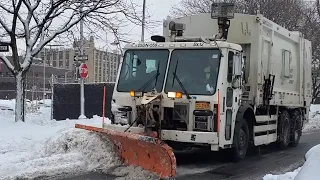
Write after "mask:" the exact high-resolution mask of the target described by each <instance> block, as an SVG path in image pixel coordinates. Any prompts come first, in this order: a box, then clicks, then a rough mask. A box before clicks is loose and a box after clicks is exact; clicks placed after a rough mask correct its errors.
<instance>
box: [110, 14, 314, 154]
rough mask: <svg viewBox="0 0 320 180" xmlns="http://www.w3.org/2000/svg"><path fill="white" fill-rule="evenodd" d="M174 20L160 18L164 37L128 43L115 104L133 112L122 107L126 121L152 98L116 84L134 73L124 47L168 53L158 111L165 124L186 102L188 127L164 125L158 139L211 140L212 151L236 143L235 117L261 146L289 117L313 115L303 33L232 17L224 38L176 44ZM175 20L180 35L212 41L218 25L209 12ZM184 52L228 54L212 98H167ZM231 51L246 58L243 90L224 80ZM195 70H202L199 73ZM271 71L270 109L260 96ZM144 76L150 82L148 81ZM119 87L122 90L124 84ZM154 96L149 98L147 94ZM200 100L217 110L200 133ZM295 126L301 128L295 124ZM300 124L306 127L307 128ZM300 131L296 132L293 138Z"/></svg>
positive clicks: (272, 138) (277, 133)
mask: <svg viewBox="0 0 320 180" xmlns="http://www.w3.org/2000/svg"><path fill="white" fill-rule="evenodd" d="M169 21H171V20H165V21H164V23H163V28H164V29H163V30H164V31H163V35H164V37H165V38H166V41H165V42H150V43H137V44H128V45H126V46H125V48H124V49H125V55H124V59H123V60H122V61H121V64H120V70H119V72H118V77H117V82H116V85H115V88H114V92H113V103H115V104H117V105H119V106H122V107H128V108H127V109H130V110H126V111H125V112H124V111H122V110H121V111H122V115H123V114H125V115H124V116H125V118H128V119H129V122H128V123H130V122H132V121H133V120H135V119H136V118H137V116H138V115H139V114H138V110H137V106H139V105H141V104H144V101H148V102H149V101H150V102H151V101H152V100H148V98H147V96H143V97H142V98H141V97H140V98H137V97H133V95H132V94H131V92H130V90H129V89H128V88H127V90H119V89H118V87H119V84H123V82H124V80H123V77H127V76H129V75H127V74H128V73H129V74H130V73H132V72H129V70H128V69H129V66H130V68H131V66H133V65H132V64H131V65H130V64H129V63H130V61H131V59H130V57H129V58H128V57H127V56H126V52H130V51H139V52H140V50H141V52H142V51H148V50H169V53H168V54H169V55H168V57H167V58H168V62H166V68H165V69H163V70H162V71H163V73H162V74H163V83H162V81H161V83H162V84H161V89H160V91H158V92H157V93H158V94H157V93H156V94H157V97H159V96H161V97H162V98H161V100H160V101H159V102H158V103H160V107H161V108H160V109H161V110H160V111H159V112H160V113H159V114H160V115H159V117H160V118H161V121H162V120H163V119H165V117H164V115H163V114H164V110H163V108H175V107H176V106H178V105H181V104H182V105H184V106H185V107H186V112H187V115H186V116H183V117H184V118H181V119H183V121H185V122H186V128H185V129H184V130H180V129H161V131H160V139H161V140H164V141H173V142H179V143H189V144H190V143H192V144H197V145H198V144H205V145H209V146H210V147H211V150H213V151H218V150H219V149H225V148H232V147H233V146H234V141H235V140H234V137H235V134H236V133H235V132H236V129H237V122H240V121H242V119H243V118H244V119H246V120H247V124H248V127H249V131H250V134H248V133H247V135H248V136H250V141H252V142H253V143H254V145H256V146H259V145H263V144H269V143H272V142H276V141H277V140H279V139H281V137H280V134H281V133H282V131H285V130H283V127H286V126H290V127H291V125H290V123H289V122H287V121H289V120H290V119H293V118H295V117H296V118H298V120H294V122H296V121H300V120H301V121H303V120H304V119H306V118H307V117H308V114H309V107H310V102H311V43H310V41H308V40H305V39H304V38H303V37H302V35H301V34H300V33H299V32H290V31H288V30H286V29H285V28H282V27H280V26H278V25H277V24H275V23H274V22H272V21H270V20H268V19H266V18H264V17H263V16H262V15H242V14H235V18H234V19H232V20H231V26H230V28H229V37H228V39H227V41H220V40H217V41H210V42H192V41H189V42H188V41H186V42H176V41H170V39H171V38H170V33H169V28H168V24H169ZM173 21H175V22H179V23H184V24H186V29H185V30H184V34H183V37H210V38H212V37H213V36H214V35H215V34H216V33H217V29H218V26H217V21H216V20H214V19H211V18H210V14H200V15H195V16H190V17H183V18H178V19H173ZM183 49H186V50H190V51H193V50H199V49H216V50H217V49H219V50H220V52H221V53H222V54H223V56H222V57H221V59H220V64H219V66H218V68H219V72H218V74H217V82H216V90H215V93H213V94H211V95H198V94H192V93H190V96H191V97H192V98H191V99H187V96H186V94H185V93H183V95H182V97H180V98H171V97H168V96H169V92H171V91H169V92H166V87H167V85H166V83H167V81H169V80H170V79H171V77H170V78H169V76H170V73H171V71H170V69H171V68H172V67H171V66H173V65H171V61H173V60H172V59H171V58H172V56H173V55H172V54H173V52H174V51H175V50H183ZM141 52H140V53H141ZM230 52H232V53H234V55H232V57H233V58H234V56H237V57H241V58H242V57H243V59H244V60H243V62H244V63H243V64H242V65H243V69H242V72H243V75H242V77H241V82H240V86H239V87H233V84H232V83H230V82H229V81H227V74H228V71H229V69H228V68H230V67H229V64H228V63H229V61H230V59H228V57H230ZM149 56H150V55H149ZM126 57H127V58H126ZM142 58H143V57H142ZM212 58H213V57H212ZM146 59H147V58H146ZM163 60H164V59H163ZM132 61H133V59H132ZM183 61H184V59H181V60H180V63H183ZM232 61H234V60H233V59H232V58H231V64H232ZM198 62H199V64H200V63H201V60H198ZM233 66H234V64H233ZM127 67H128V68H127ZM155 67H156V65H155ZM158 67H159V66H158ZM195 69H196V68H195ZM233 70H234V67H233ZM169 72H170V73H169ZM194 73H195V74H197V73H200V72H198V71H196V70H194ZM270 74H271V75H273V76H274V85H273V87H272V88H271V89H272V92H273V94H274V95H273V96H272V98H271V99H270V101H269V104H268V105H267V106H266V105H265V104H264V99H263V97H264V95H265V92H264V85H265V84H266V81H265V79H264V78H268V76H269V75H270ZM130 76H131V75H130ZM161 76H162V75H161ZM121 78H122V79H121ZM160 79H161V78H160ZM122 81H123V82H122ZM145 81H148V78H147V79H146V80H145ZM173 81H174V80H173ZM242 82H243V83H242ZM133 84H134V83H133ZM127 85H128V83H127V84H126V86H127ZM120 86H123V87H124V85H120ZM132 86H133V85H132ZM199 88H200V87H199ZM230 92H231V94H230ZM175 93H177V92H175ZM150 97H152V95H150V94H149V98H150ZM154 98H156V96H154ZM199 102H206V103H209V104H210V107H209V109H208V110H209V111H210V112H212V113H213V115H208V118H207V121H206V129H202V130H200V131H199V130H195V127H196V122H198V121H197V120H196V119H197V117H198V116H197V115H195V111H197V103H199ZM156 103H157V102H156ZM114 112H115V111H114ZM123 112H124V113H123ZM192 112H193V113H192ZM300 115H301V116H300ZM115 116H117V115H115ZM124 116H122V118H123V117H124ZM288 116H289V117H288ZM288 118H289V120H288ZM284 119H285V120H284ZM299 119H300V120H299ZM290 121H291V120H290ZM280 122H281V123H280ZM282 122H287V123H289V125H288V124H285V123H284V124H282ZM293 124H297V123H293ZM131 125H133V127H131V128H129V129H128V132H132V133H142V132H144V131H145V129H144V128H142V127H138V124H135V123H133V124H131ZM298 126H299V125H297V127H298ZM280 127H281V128H280ZM295 127H296V125H294V128H295ZM106 128H109V129H114V130H117V131H124V130H126V129H127V126H123V127H121V126H114V125H106ZM294 128H293V129H294ZM299 128H300V130H301V128H302V127H299ZM288 129H289V130H288V131H290V129H292V128H289V127H288ZM290 132H291V131H290ZM295 133H296V132H295V131H294V133H293V134H294V136H295ZM284 134H285V133H284ZM236 135H238V133H237V134H236ZM300 135H301V132H300ZM287 136H289V135H287ZM290 137H291V135H290ZM299 138H300V136H299ZM282 139H283V138H282Z"/></svg>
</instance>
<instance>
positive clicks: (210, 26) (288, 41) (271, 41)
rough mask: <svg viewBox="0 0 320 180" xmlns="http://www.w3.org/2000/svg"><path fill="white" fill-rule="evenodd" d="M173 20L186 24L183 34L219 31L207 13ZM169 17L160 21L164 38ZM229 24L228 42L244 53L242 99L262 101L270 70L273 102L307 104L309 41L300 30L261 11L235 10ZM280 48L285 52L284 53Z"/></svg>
mask: <svg viewBox="0 0 320 180" xmlns="http://www.w3.org/2000/svg"><path fill="white" fill-rule="evenodd" d="M172 20H173V21H175V22H177V23H184V24H185V25H186V29H185V30H184V34H183V36H186V37H199V36H201V37H214V35H215V34H217V33H218V32H217V30H218V26H217V20H215V19H211V17H210V14H209V13H204V14H199V15H194V16H188V17H182V18H177V19H172ZM168 21H170V20H165V21H164V23H163V26H164V27H163V35H164V37H166V39H167V40H168V39H169V38H170V35H169V29H168V23H169V22H168ZM230 24H231V25H230V29H229V35H228V42H230V43H235V44H239V45H241V46H242V48H243V51H244V55H245V56H246V58H245V84H244V85H245V89H247V91H245V92H244V94H243V96H242V100H248V101H251V102H252V103H254V104H256V105H260V104H262V99H261V97H262V95H261V94H262V85H263V83H264V76H266V77H267V76H268V75H269V74H270V73H271V74H274V75H275V77H276V78H275V84H274V88H273V89H274V94H275V96H274V98H273V99H272V101H271V104H272V105H280V106H288V107H309V106H310V102H311V98H312V96H311V95H312V94H311V74H310V70H311V58H312V54H311V42H310V41H308V40H306V39H304V38H303V36H302V34H301V33H300V32H291V31H288V30H287V29H285V28H283V27H281V26H279V25H277V24H276V23H274V22H272V21H270V20H268V19H266V18H265V17H263V16H262V15H246V14H235V18H234V19H231V23H230ZM283 51H286V52H287V51H288V54H287V53H286V54H285V56H284V54H283ZM287 55H289V56H287ZM288 63H289V64H288ZM307 112H308V111H307ZM306 115H308V114H306Z"/></svg>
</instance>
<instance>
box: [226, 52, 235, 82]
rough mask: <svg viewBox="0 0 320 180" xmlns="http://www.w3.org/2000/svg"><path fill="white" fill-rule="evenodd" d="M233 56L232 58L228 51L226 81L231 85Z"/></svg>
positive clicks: (231, 53) (232, 53) (232, 54)
mask: <svg viewBox="0 0 320 180" xmlns="http://www.w3.org/2000/svg"><path fill="white" fill-rule="evenodd" d="M233 56H234V52H232V51H229V53H228V75H227V81H228V83H232V75H233Z"/></svg>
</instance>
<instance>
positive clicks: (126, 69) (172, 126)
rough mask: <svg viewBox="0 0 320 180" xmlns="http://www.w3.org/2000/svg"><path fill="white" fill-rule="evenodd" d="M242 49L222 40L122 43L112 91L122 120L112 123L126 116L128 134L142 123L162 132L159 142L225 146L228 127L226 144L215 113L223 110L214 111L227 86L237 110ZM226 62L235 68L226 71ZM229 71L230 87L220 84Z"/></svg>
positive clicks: (227, 68)
mask: <svg viewBox="0 0 320 180" xmlns="http://www.w3.org/2000/svg"><path fill="white" fill-rule="evenodd" d="M241 50H242V48H241V46H240V45H237V44H232V43H226V42H210V43H201V42H173V43H166V42H163V43H140V44H131V45H127V46H126V48H125V53H124V58H123V62H122V65H121V69H120V72H119V76H118V80H117V83H116V85H115V88H114V93H113V101H114V103H116V104H117V105H121V106H122V108H119V109H120V110H121V111H122V112H126V113H125V117H123V114H124V113H121V112H120V116H118V117H117V115H116V116H115V123H121V122H123V121H121V119H123V118H125V119H128V122H127V123H128V124H132V126H133V127H131V128H130V129H129V130H128V132H132V131H134V127H136V126H139V125H143V126H144V127H145V128H146V127H149V128H151V129H152V130H156V129H159V130H161V131H157V132H158V133H159V134H158V135H159V137H161V140H164V141H173V142H181V143H191V144H195V145H197V144H198V145H201V144H205V145H210V146H211V147H212V149H215V150H218V148H219V146H220V147H221V148H224V146H225V145H226V144H227V143H228V141H229V142H232V140H231V138H229V137H231V136H232V134H231V125H227V126H228V128H230V129H228V128H227V131H228V133H230V134H228V135H227V140H226V139H225V138H221V139H220V140H219V136H218V134H219V133H221V132H224V131H225V130H220V129H219V126H225V125H224V124H223V125H220V118H224V116H225V115H219V111H220V110H222V111H224V110H225V108H224V109H220V108H219V106H220V104H221V102H220V99H219V97H221V94H226V93H227V90H228V88H232V91H233V97H234V98H236V99H238V100H237V103H235V105H233V107H235V108H237V104H239V100H240V98H241V94H242V91H241V69H242V67H241V64H242V63H241V59H242V53H241ZM228 59H229V65H228ZM230 59H231V60H230ZM230 61H237V64H233V63H231V67H230ZM228 70H229V74H230V75H229V77H228V78H229V79H228V80H229V82H230V83H227V82H225V80H226V78H225V77H226V76H225V74H226V73H227V72H228ZM230 70H231V71H232V72H230ZM229 91H230V89H229ZM144 97H145V98H144ZM146 103H150V106H151V108H152V113H150V114H148V112H144V109H139V108H140V107H139V106H140V105H143V104H146ZM137 115H138V116H140V117H137ZM221 116H222V117H221ZM146 123H149V124H146ZM222 123H224V122H222ZM230 123H231V122H230ZM156 126H158V128H156ZM229 126H230V127H229ZM139 130H141V131H142V130H143V128H141V129H139ZM219 141H220V142H219Z"/></svg>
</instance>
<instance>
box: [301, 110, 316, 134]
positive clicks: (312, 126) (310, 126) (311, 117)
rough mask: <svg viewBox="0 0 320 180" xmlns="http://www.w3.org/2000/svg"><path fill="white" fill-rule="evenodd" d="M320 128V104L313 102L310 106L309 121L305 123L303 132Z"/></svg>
mask: <svg viewBox="0 0 320 180" xmlns="http://www.w3.org/2000/svg"><path fill="white" fill-rule="evenodd" d="M318 129H320V105H319V104H313V105H311V107H310V112H309V121H308V122H307V123H306V124H305V126H304V128H303V132H309V131H314V130H318Z"/></svg>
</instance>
